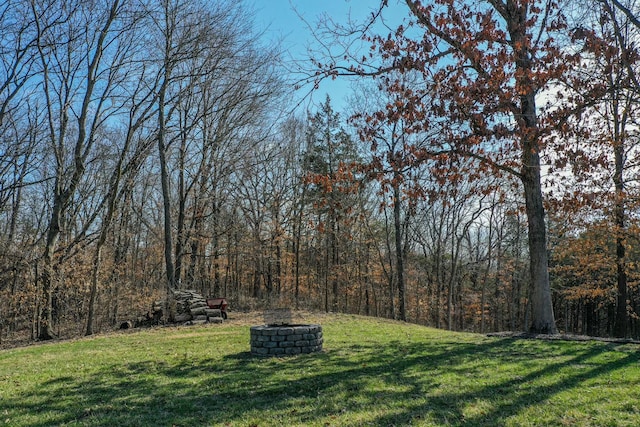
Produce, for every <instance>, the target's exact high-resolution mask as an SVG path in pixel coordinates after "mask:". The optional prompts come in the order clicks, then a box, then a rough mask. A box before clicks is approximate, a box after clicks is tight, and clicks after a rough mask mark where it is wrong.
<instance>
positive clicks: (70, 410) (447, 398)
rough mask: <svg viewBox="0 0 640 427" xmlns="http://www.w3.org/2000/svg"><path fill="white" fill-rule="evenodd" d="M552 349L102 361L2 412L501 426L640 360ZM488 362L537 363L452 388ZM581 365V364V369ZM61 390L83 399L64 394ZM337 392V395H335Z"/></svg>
mask: <svg viewBox="0 0 640 427" xmlns="http://www.w3.org/2000/svg"><path fill="white" fill-rule="evenodd" d="M549 347H551V348H553V349H554V351H555V353H554V354H552V355H551V356H553V357H558V359H560V360H561V361H552V362H544V355H541V354H540V351H539V347H538V346H537V345H535V344H532V345H519V344H518V341H514V340H509V339H494V340H486V341H485V342H483V343H481V344H477V343H464V342H463V343H455V342H442V341H436V340H434V341H433V342H429V341H424V342H401V341H391V342H387V343H371V344H368V345H362V344H359V345H351V344H336V345H335V346H329V348H328V349H327V351H325V352H323V353H317V354H312V355H304V356H297V357H291V358H282V359H278V358H267V359H261V358H255V357H252V356H251V355H250V354H249V353H244V352H243V353H237V354H232V355H226V356H222V357H221V358H214V359H208V360H204V361H203V360H197V361H196V362H195V363H194V362H193V361H192V360H189V358H188V357H185V358H184V360H182V361H175V360H174V361H172V362H171V361H170V362H163V361H144V362H138V363H123V364H120V365H115V366H109V367H105V368H104V370H103V371H100V372H97V373H96V374H95V375H93V376H92V377H91V378H89V379H85V380H84V381H78V380H76V379H75V378H73V373H69V376H67V377H63V378H58V379H56V380H53V381H51V382H50V383H48V384H43V385H42V387H40V388H39V389H37V390H33V391H32V393H33V394H34V396H27V399H20V400H17V399H16V400H13V401H12V400H8V401H6V400H5V401H2V402H0V414H1V413H2V412H3V411H4V410H7V409H8V410H12V411H17V412H23V413H35V414H38V413H41V414H43V415H46V416H47V417H49V418H46V417H43V421H42V423H40V424H34V425H35V426H45V425H63V424H72V425H93V426H101V425H104V426H107V425H118V426H145V425H154V426H172V425H173V426H200V425H222V426H225V425H234V426H235V425H242V426H245V425H254V424H255V420H256V419H259V417H260V415H261V414H267V416H268V417H269V418H268V419H264V420H262V421H261V422H260V423H259V424H257V425H260V426H262V425H279V424H282V423H281V422H279V419H280V418H279V417H281V416H282V417H283V418H282V422H285V423H288V424H289V425H307V424H320V425H333V424H335V425H339V424H340V422H339V420H340V417H342V416H346V415H345V414H348V413H350V412H352V413H354V414H355V413H361V414H365V416H366V414H367V413H369V415H370V412H371V409H372V408H376V407H379V405H383V406H384V407H386V408H389V410H387V411H385V410H381V411H380V414H382V415H380V414H376V415H371V416H369V418H368V421H367V422H366V423H364V425H375V426H389V425H407V424H410V423H416V424H419V423H420V422H421V420H431V421H432V422H435V423H439V424H448V425H460V424H463V423H464V424H465V425H476V426H481V425H487V426H489V425H491V426H494V425H502V424H504V422H505V420H506V419H507V418H509V417H511V416H513V415H516V414H517V413H519V412H520V411H521V410H522V409H523V408H525V407H527V406H531V405H538V404H545V401H546V400H547V399H549V397H551V396H552V395H554V394H557V393H559V392H562V391H564V390H569V389H573V388H575V387H579V386H580V385H581V384H583V383H584V382H585V381H586V380H589V379H592V378H595V377H598V376H600V375H603V374H607V373H610V372H613V371H615V370H618V369H621V368H624V367H626V366H628V365H631V364H637V363H638V362H639V361H640V354H639V353H638V352H633V353H627V354H623V353H616V354H617V355H619V356H620V357H619V358H618V359H617V360H614V361H611V362H608V363H600V362H598V363H592V362H590V359H591V358H593V357H596V356H600V355H602V354H604V353H607V352H609V351H612V350H613V348H612V347H611V346H606V345H593V346H584V345H582V346H562V345H551V346H545V347H544V348H549ZM575 349H578V351H575ZM541 356H542V357H541ZM482 360H485V361H496V366H499V365H500V364H507V363H524V362H526V361H531V366H533V367H532V368H531V369H529V370H528V371H527V372H525V373H523V375H521V376H510V377H508V378H505V379H503V380H499V381H497V382H495V383H491V384H485V383H480V385H478V386H475V387H468V388H466V389H464V388H463V387H455V386H452V385H451V384H446V381H449V380H450V377H449V376H447V375H454V376H455V375H457V376H459V377H463V376H464V377H465V378H473V377H474V376H481V375H483V374H484V375H486V370H484V368H483V367H482V365H481V363H480V362H481V361H482ZM573 366H580V369H573V370H572V369H571V368H572V367H573ZM560 373H562V375H560ZM371 379H375V380H376V381H377V380H379V379H382V380H383V382H384V384H388V387H387V388H383V389H380V387H375V388H374V389H371V388H369V387H368V384H369V383H370V381H371ZM540 380H544V381H542V382H541V381H540ZM377 384H379V383H377ZM59 393H64V394H65V395H66V396H74V398H73V399H72V400H70V399H62V398H61V396H60V394H59ZM336 395H338V396H340V398H339V399H336V398H335V397H332V396H336ZM476 401H489V402H490V403H491V404H490V405H488V407H487V408H486V410H485V411H481V412H480V413H478V414H476V415H474V416H472V417H469V416H468V415H467V416H466V417H465V412H464V408H465V405H467V404H468V403H469V402H476ZM22 402H38V403H35V404H31V405H29V404H25V403H22ZM52 414H55V415H53V418H51V416H52ZM45 418H46V419H45ZM52 420H53V421H52ZM334 420H336V421H334ZM424 422H426V421H424Z"/></svg>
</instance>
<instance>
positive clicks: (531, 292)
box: [0, 0, 640, 344]
mask: <svg viewBox="0 0 640 427" xmlns="http://www.w3.org/2000/svg"><path fill="white" fill-rule="evenodd" d="M389 8H403V10H406V19H405V21H404V22H403V23H402V24H401V25H400V27H393V28H384V26H383V29H384V31H383V32H379V30H380V28H381V27H380V25H378V24H379V23H380V22H381V20H382V19H384V17H385V13H386V12H387V11H388V10H389ZM252 14H253V11H252V10H251V9H249V8H248V7H246V6H244V5H242V4H241V3H238V2H232V1H222V0H220V1H204V0H201V1H185V0H162V1H147V0H104V1H98V0H95V1H85V0H4V1H2V2H1V3H0V34H2V36H1V37H2V38H1V42H0V218H1V219H0V344H2V342H3V341H4V340H7V339H11V338H14V337H19V336H28V337H30V338H31V339H50V338H53V337H56V336H73V335H79V334H87V335H89V334H93V333H95V332H97V331H105V330H109V329H112V328H113V327H115V326H116V325H118V324H119V322H120V321H122V320H126V319H131V318H134V317H136V316H139V315H140V314H143V313H145V312H147V311H148V310H149V309H150V307H151V305H152V302H153V301H155V300H158V299H162V298H164V297H165V296H166V295H167V294H168V293H170V292H171V290H173V289H193V290H195V291H197V292H199V293H201V294H202V295H205V296H211V297H213V296H216V297H220V296H224V297H226V298H227V300H228V301H229V303H230V309H231V310H240V309H262V308H265V307H290V308H295V309H311V310H326V311H337V312H347V313H359V314H366V315H371V316H382V317H389V318H396V319H401V320H406V321H410V322H416V323H420V324H427V325H433V326H436V327H439V328H447V329H451V330H467V331H477V332H489V331H503V330H530V331H533V332H543V333H555V332H556V331H562V332H567V333H579V334H589V335H596V336H616V337H634V338H640V319H639V318H638V314H639V313H640V289H639V282H638V280H639V279H640V277H639V275H640V271H639V265H640V250H639V249H638V243H639V242H638V238H639V234H638V231H639V230H638V228H639V226H640V222H639V215H638V212H639V210H638V209H639V207H638V205H637V203H638V200H639V197H638V196H640V192H639V191H638V190H639V188H638V185H637V180H638V174H639V173H640V162H639V161H638V159H639V158H640V157H639V156H638V143H639V142H640V140H639V135H640V129H639V128H638V121H639V120H640V116H639V115H638V112H639V111H640V76H639V75H638V72H639V71H640V48H639V44H640V21H639V20H638V15H639V14H640V6H639V5H638V3H636V2H635V0H597V1H586V0H584V1H583V0H564V1H535V0H484V1H482V0H431V1H422V2H421V1H412V0H406V1H399V2H394V1H387V0H382V1H381V2H380V4H379V9H376V10H375V11H374V12H373V13H372V14H371V16H370V21H367V22H360V23H358V24H353V23H349V24H348V25H349V26H338V25H336V24H334V23H331V22H329V23H325V24H326V25H325V28H324V30H325V32H326V33H330V34H333V35H334V36H335V37H336V40H335V41H334V44H333V45H332V46H337V47H338V48H337V50H336V51H335V52H337V51H338V50H339V51H340V52H339V54H335V55H333V54H334V53H335V52H334V51H332V50H331V51H330V52H329V53H325V56H323V57H321V56H317V57H313V58H309V59H310V61H307V63H306V64H307V66H308V64H313V66H312V69H311V71H310V72H309V73H308V74H306V75H304V74H303V73H304V67H302V68H301V69H300V70H299V73H298V74H297V75H294V76H292V75H291V74H290V67H291V64H286V65H287V67H285V64H284V63H283V60H282V55H281V52H280V51H279V47H278V46H277V45H274V44H273V43H266V42H265V40H263V39H262V38H261V34H260V32H259V31H257V29H256V28H255V27H254V24H253V23H252V20H251V16H252ZM345 25H347V24H345ZM327 43H328V42H327ZM345 46H346V47H348V49H346V48H345V49H342V47H345ZM343 75H349V76H352V78H353V77H356V78H357V80H358V82H357V84H356V85H354V95H353V97H352V102H351V105H350V107H349V108H348V111H335V109H334V104H332V100H331V99H330V97H329V96H327V97H326V100H325V101H324V102H323V103H321V104H320V105H316V106H313V107H310V108H309V109H308V110H307V111H300V109H299V108H298V109H293V108H292V106H291V102H290V101H291V99H292V98H294V95H293V94H294V91H295V89H296V87H298V86H300V85H301V84H302V87H303V89H306V88H308V87H309V85H311V86H313V85H314V84H315V85H317V84H319V82H320V81H322V80H323V79H330V78H341V76H343ZM300 76H302V77H300ZM294 80H297V82H296V81H294ZM304 83H306V84H304Z"/></svg>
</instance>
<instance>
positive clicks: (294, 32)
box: [249, 0, 405, 111]
mask: <svg viewBox="0 0 640 427" xmlns="http://www.w3.org/2000/svg"><path fill="white" fill-rule="evenodd" d="M390 4H391V6H390V8H389V10H388V11H387V13H386V15H389V14H395V15H400V14H401V13H403V12H405V11H404V8H402V7H400V6H398V5H395V4H394V2H393V1H391V2H390ZM377 5H378V0H253V3H251V4H250V5H249V6H250V7H252V8H253V9H254V10H255V11H256V15H255V24H256V27H257V29H266V32H265V37H266V38H267V40H269V41H276V40H281V41H282V46H283V47H284V50H285V51H286V55H287V56H289V57H290V58H292V59H299V60H303V59H305V58H307V57H308V54H307V49H308V48H309V47H311V48H313V46H314V44H315V40H314V38H313V36H312V34H311V31H310V29H309V26H311V27H312V28H315V27H316V26H317V23H318V21H319V19H320V18H321V17H323V16H326V17H329V18H331V19H333V20H334V21H335V22H337V23H345V22H346V21H347V19H348V17H351V18H352V19H353V20H356V21H360V20H362V19H364V18H365V17H366V16H368V14H369V13H370V12H371V11H372V10H373V9H375V8H376V7H377ZM394 12H395V13H394ZM305 21H306V22H305ZM303 91H304V93H306V92H307V91H308V90H304V89H303V90H301V91H299V94H300V96H302V95H303ZM350 91H351V84H350V83H349V81H347V80H346V79H342V80H338V81H325V82H323V83H322V84H321V86H320V88H319V89H318V90H317V91H315V92H314V93H313V94H312V96H311V99H307V100H306V104H307V105H308V104H309V103H312V104H313V103H315V104H318V103H320V102H323V101H324V99H325V94H326V93H329V95H330V96H331V98H332V104H333V106H334V109H335V110H337V111H341V110H343V109H344V107H345V105H346V102H347V97H348V96H349V93H350Z"/></svg>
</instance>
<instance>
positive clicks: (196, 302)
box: [173, 290, 222, 325]
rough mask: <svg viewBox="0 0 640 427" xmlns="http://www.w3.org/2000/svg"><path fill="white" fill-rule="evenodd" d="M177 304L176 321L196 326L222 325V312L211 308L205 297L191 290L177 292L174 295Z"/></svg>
mask: <svg viewBox="0 0 640 427" xmlns="http://www.w3.org/2000/svg"><path fill="white" fill-rule="evenodd" d="M173 299H174V302H175V311H174V316H173V318H174V321H175V322H176V323H188V324H190V325H196V324H201V323H206V322H211V323H222V312H221V311H220V310H219V309H213V308H209V306H207V300H206V298H205V297H203V296H202V295H200V294H199V293H197V292H196V291H190V290H176V291H174V293H173Z"/></svg>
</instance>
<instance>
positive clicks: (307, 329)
mask: <svg viewBox="0 0 640 427" xmlns="http://www.w3.org/2000/svg"><path fill="white" fill-rule="evenodd" d="M321 350H322V326H320V325H276V326H274V325H263V326H252V327H251V354H254V355H257V356H279V355H288V354H301V353H314V352H317V351H321Z"/></svg>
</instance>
